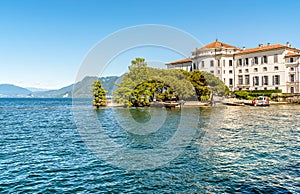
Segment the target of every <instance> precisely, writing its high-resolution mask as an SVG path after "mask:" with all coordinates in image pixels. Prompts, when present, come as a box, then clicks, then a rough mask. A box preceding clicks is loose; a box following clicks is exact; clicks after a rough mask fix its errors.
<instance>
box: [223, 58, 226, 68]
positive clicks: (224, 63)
mask: <svg viewBox="0 0 300 194" xmlns="http://www.w3.org/2000/svg"><path fill="white" fill-rule="evenodd" d="M225 65H226V61H225V59H224V60H223V67H225Z"/></svg>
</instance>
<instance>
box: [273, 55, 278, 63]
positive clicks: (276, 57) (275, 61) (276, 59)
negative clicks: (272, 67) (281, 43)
mask: <svg viewBox="0 0 300 194" xmlns="http://www.w3.org/2000/svg"><path fill="white" fill-rule="evenodd" d="M274 63H278V55H274Z"/></svg>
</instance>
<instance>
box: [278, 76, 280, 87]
mask: <svg viewBox="0 0 300 194" xmlns="http://www.w3.org/2000/svg"><path fill="white" fill-rule="evenodd" d="M278 85H280V75H278Z"/></svg>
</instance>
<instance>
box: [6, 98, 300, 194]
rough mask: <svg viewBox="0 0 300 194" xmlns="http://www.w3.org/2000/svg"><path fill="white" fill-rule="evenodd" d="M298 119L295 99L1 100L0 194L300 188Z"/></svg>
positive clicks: (289, 190)
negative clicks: (108, 103)
mask: <svg viewBox="0 0 300 194" xmlns="http://www.w3.org/2000/svg"><path fill="white" fill-rule="evenodd" d="M183 111H184V113H183ZM94 116H96V117H95V118H96V120H98V121H99V123H100V125H101V126H102V130H103V131H104V133H105V134H106V136H105V137H106V138H109V139H110V140H111V143H112V144H111V145H107V143H105V142H106V139H102V138H103V137H104V136H97V133H96V132H97V131H95V130H94V129H93V133H92V134H95V136H94V137H95V138H94V139H96V138H98V142H99V145H100V146H102V147H97V149H94V148H95V147H92V146H91V144H89V143H91V142H93V143H94V145H95V144H96V143H95V141H90V142H89V140H91V139H89V137H91V136H89V135H91V134H89V135H87V133H85V132H87V131H90V130H92V128H94V127H95V126H94V125H91V123H93V119H94ZM128 118H131V120H130V119H128ZM299 120H300V106H298V105H293V106H292V105H280V106H270V107H266V108H261V107H248V106H247V107H213V108H210V107H208V108H186V109H184V110H182V111H180V110H165V109H154V108H145V109H121V108H118V109H103V110H99V111H95V110H93V108H92V107H90V106H84V105H82V106H81V108H80V107H79V108H77V109H76V110H75V112H74V109H73V108H72V100H71V99H0V148H1V149H0V193H64V192H67V193H101V192H104V193H111V192H113V193H234V192H242V193H300V178H299V177H300V122H299ZM129 121H130V122H129ZM155 121H156V122H155ZM78 122H79V123H80V122H81V124H82V125H86V127H85V129H84V130H83V129H80V128H78V127H77V126H78ZM132 123H133V124H132ZM147 123H151V125H150V127H149V126H148V129H149V130H150V131H149V132H145V131H139V126H142V127H143V126H145V127H147ZM182 123H184V124H183V125H182ZM76 124H77V126H76ZM79 125H80V124H79ZM120 126H121V127H120ZM122 126H123V127H122ZM124 126H125V127H124ZM134 126H138V127H137V128H135V129H134V130H131V131H130V130H128V129H126V130H124V129H125V128H126V127H129V128H130V127H134ZM151 126H152V128H151ZM81 127H83V126H81ZM83 128H84V127H83ZM180 128H181V129H183V131H182V132H181V133H180V135H177V139H176V140H174V141H173V144H170V145H172V146H169V147H168V148H167V149H166V147H167V146H166V145H167V144H168V143H170V141H168V140H169V139H172V138H173V136H176V134H177V132H178V131H179V129H180ZM154 129H155V130H154ZM151 130H153V131H151ZM142 133H143V134H142ZM99 137H100V138H99ZM182 139H184V141H181V140H182ZM174 142H175V143H174ZM116 145H118V146H119V147H118V146H116ZM161 145H164V146H161ZM95 146H97V145H95ZM173 146H175V149H172V148H173ZM124 147H126V149H124ZM157 147H159V149H156V148H157ZM101 148H103V149H101ZM110 148H111V150H110ZM116 148H119V149H116ZM149 149H150V150H155V151H158V153H156V152H146V153H150V154H149V155H147V154H144V155H139V158H138V159H137V158H136V156H135V155H132V154H128V153H144V152H143V151H145V150H149ZM120 150H123V151H122V152H121V151H120ZM124 150H125V151H126V152H125V151H124ZM174 150H175V151H174ZM167 151H170V152H172V154H168V153H167ZM110 153H113V154H110ZM101 154H102V155H101ZM105 154H108V155H109V157H108V156H107V157H106V156H105ZM162 161H163V162H162ZM160 162H161V163H160ZM155 164H158V165H157V166H155Z"/></svg>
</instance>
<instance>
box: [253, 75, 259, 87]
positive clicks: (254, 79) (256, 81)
mask: <svg viewBox="0 0 300 194" xmlns="http://www.w3.org/2000/svg"><path fill="white" fill-rule="evenodd" d="M258 85H259V77H258V76H254V77H253V86H258ZM255 90H257V89H255Z"/></svg>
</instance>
